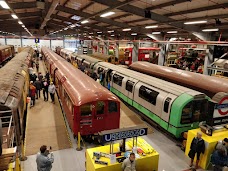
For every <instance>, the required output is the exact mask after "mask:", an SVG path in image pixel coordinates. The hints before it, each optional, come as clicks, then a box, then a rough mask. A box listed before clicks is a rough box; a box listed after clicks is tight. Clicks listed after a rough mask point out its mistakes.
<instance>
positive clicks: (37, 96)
mask: <svg viewBox="0 0 228 171" xmlns="http://www.w3.org/2000/svg"><path fill="white" fill-rule="evenodd" d="M34 86H35V87H36V99H38V98H40V90H41V89H42V84H41V82H40V80H39V78H36V81H35V82H34Z"/></svg>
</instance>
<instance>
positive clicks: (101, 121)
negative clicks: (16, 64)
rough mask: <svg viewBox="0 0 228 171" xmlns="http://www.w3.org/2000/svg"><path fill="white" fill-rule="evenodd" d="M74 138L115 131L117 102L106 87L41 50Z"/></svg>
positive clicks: (117, 120)
mask: <svg viewBox="0 0 228 171" xmlns="http://www.w3.org/2000/svg"><path fill="white" fill-rule="evenodd" d="M42 51H43V53H44V54H45V55H46V58H47V59H48V60H47V61H46V62H47V63H48V62H49V61H51V62H53V64H52V65H51V67H50V68H51V69H50V74H51V77H52V78H53V79H54V82H55V85H56V88H57V92H58V95H59V98H60V99H61V102H62V106H63V109H64V111H65V114H66V118H67V120H68V123H69V126H70V128H71V129H72V131H73V133H74V135H77V133H78V132H80V133H81V135H92V134H95V133H97V132H99V131H102V130H110V129H116V128H119V122H120V101H119V100H118V98H117V97H116V96H115V95H113V94H112V93H111V92H109V91H108V90H107V89H106V88H104V87H103V86H101V85H100V84H99V83H97V82H96V81H94V80H93V79H92V78H90V77H89V76H86V75H85V74H83V73H82V72H81V71H80V70H78V69H76V68H74V67H73V66H72V65H71V64H70V63H68V62H67V61H65V60H62V58H61V57H60V56H58V55H57V54H55V53H54V52H52V51H50V50H49V49H47V48H42Z"/></svg>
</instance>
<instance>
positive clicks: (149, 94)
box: [139, 86, 159, 105]
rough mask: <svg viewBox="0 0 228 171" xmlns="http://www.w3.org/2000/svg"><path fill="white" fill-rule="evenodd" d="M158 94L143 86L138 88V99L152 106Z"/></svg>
mask: <svg viewBox="0 0 228 171" xmlns="http://www.w3.org/2000/svg"><path fill="white" fill-rule="evenodd" d="M158 94H159V92H157V91H154V90H152V89H149V88H147V87H145V86H141V87H140V88H139V97H141V98H142V99H144V100H146V101H148V102H149V103H151V104H153V105H156V102H157V96H158Z"/></svg>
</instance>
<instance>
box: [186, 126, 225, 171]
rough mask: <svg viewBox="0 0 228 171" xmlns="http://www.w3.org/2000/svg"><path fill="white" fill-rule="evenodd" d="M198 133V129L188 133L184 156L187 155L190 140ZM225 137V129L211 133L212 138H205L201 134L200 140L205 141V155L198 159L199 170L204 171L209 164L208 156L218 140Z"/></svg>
mask: <svg viewBox="0 0 228 171" xmlns="http://www.w3.org/2000/svg"><path fill="white" fill-rule="evenodd" d="M198 131H200V129H199V128H198V129H193V130H189V131H188V138H187V143H186V150H185V155H188V153H189V150H190V146H191V142H192V139H193V138H194V137H195V136H196V134H197V132H198ZM227 137H228V130H227V129H222V130H218V131H215V132H213V135H212V136H207V135H205V134H204V133H203V136H202V138H203V140H204V141H205V153H204V154H201V157H200V163H199V166H200V167H201V168H203V169H206V167H207V166H208V164H209V162H210V156H211V154H212V152H213V151H214V149H215V146H216V144H217V142H218V141H219V140H222V139H224V138H227Z"/></svg>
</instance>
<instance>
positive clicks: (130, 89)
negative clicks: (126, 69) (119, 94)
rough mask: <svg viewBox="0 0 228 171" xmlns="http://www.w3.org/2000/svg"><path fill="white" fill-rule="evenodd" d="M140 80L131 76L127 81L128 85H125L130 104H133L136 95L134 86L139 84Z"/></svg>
mask: <svg viewBox="0 0 228 171" xmlns="http://www.w3.org/2000/svg"><path fill="white" fill-rule="evenodd" d="M137 82H138V80H136V79H133V78H129V79H128V80H127V82H126V86H125V92H126V95H127V97H128V98H127V103H129V104H130V105H133V97H134V87H135V85H136V84H137Z"/></svg>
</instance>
